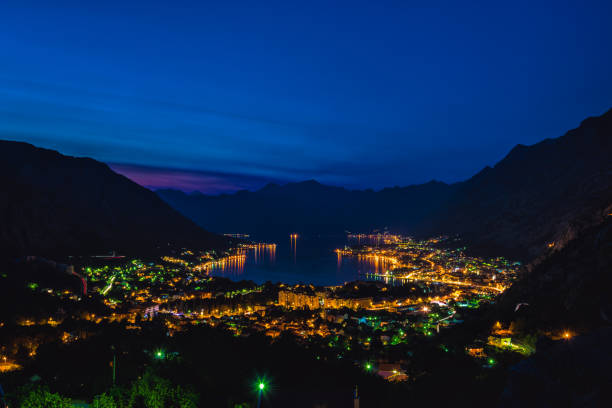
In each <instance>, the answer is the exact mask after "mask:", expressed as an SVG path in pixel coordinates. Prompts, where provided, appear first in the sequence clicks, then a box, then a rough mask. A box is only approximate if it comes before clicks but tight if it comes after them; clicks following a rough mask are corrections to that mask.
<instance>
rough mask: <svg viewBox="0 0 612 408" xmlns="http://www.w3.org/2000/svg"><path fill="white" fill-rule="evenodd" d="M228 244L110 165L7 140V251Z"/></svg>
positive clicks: (1, 229) (3, 227)
mask: <svg viewBox="0 0 612 408" xmlns="http://www.w3.org/2000/svg"><path fill="white" fill-rule="evenodd" d="M224 244H225V240H224V239H223V238H221V237H219V236H217V235H214V234H211V233H209V232H206V231H205V230H203V229H202V228H200V227H198V226H197V225H195V224H194V223H193V222H192V221H190V220H189V219H187V218H185V217H184V216H182V215H181V214H179V213H178V212H177V211H176V210H174V209H172V208H171V207H170V206H168V205H167V204H166V203H165V202H163V201H162V200H161V199H159V197H157V195H155V194H154V193H153V192H151V191H149V190H147V189H145V188H143V187H141V186H139V185H137V184H135V183H134V182H132V181H130V180H128V179H127V178H125V177H123V176H121V175H118V174H116V173H114V172H113V171H112V170H111V169H110V168H109V167H108V166H107V165H106V164H103V163H100V162H97V161H95V160H93V159H88V158H75V157H68V156H64V155H61V154H60V153H58V152H55V151H52V150H46V149H40V148H37V147H34V146H32V145H30V144H27V143H19V142H10V141H0V247H1V249H0V253H1V254H5V255H8V254H10V255H23V254H39V255H40V254H43V255H51V256H57V255H65V254H92V253H106V252H108V251H112V250H116V251H120V252H123V251H139V252H155V251H156V250H157V249H159V248H164V247H166V248H167V246H168V245H172V246H191V247H200V248H212V247H220V246H223V245H224Z"/></svg>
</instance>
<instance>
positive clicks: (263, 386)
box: [259, 382, 266, 391]
mask: <svg viewBox="0 0 612 408" xmlns="http://www.w3.org/2000/svg"><path fill="white" fill-rule="evenodd" d="M264 388H266V384H264V383H262V382H260V383H259V390H260V391H263V389H264Z"/></svg>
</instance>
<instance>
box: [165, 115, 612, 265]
mask: <svg viewBox="0 0 612 408" xmlns="http://www.w3.org/2000/svg"><path fill="white" fill-rule="evenodd" d="M611 157H612V110H611V111H608V112H607V113H605V114H604V115H602V116H600V117H594V118H589V119H586V120H584V121H583V122H582V123H581V125H580V127H578V128H577V129H574V130H571V131H569V132H568V133H567V134H565V135H564V136H562V137H559V138H556V139H547V140H544V141H542V142H540V143H537V144H535V145H533V146H522V145H519V146H516V147H515V148H514V149H512V151H511V152H510V153H509V154H508V155H507V156H506V157H505V158H504V159H503V160H501V161H500V162H499V163H497V164H496V165H495V166H493V167H487V168H485V169H484V170H482V171H481V172H479V173H478V174H476V175H475V176H474V177H472V178H470V179H469V180H467V181H464V182H461V183H456V184H452V185H448V184H445V183H441V182H429V183H426V184H422V185H415V186H409V187H403V188H399V187H395V188H387V189H383V190H380V191H377V192H375V191H372V190H365V191H349V190H346V189H343V188H339V187H330V186H325V185H321V184H319V183H317V182H316V181H306V182H302V183H290V184H287V185H284V186H279V185H274V184H270V185H268V186H266V187H264V188H263V189H261V190H259V191H255V192H249V191H240V192H237V193H235V194H225V195H220V196H207V195H203V194H191V195H188V194H185V193H182V192H179V191H173V190H163V191H158V194H159V195H160V196H161V197H162V198H163V199H164V200H165V201H166V202H168V203H169V204H170V205H172V206H173V207H174V208H176V209H177V210H179V211H180V212H182V213H183V214H185V215H186V216H188V217H190V218H191V219H193V220H194V221H195V222H197V223H198V224H199V225H202V226H205V227H206V228H209V229H211V230H213V231H217V232H247V233H256V234H262V233H283V234H286V233H291V232H300V233H319V234H324V233H343V232H344V231H345V230H351V231H360V232H367V231H371V230H373V229H381V228H384V227H388V228H389V229H390V230H393V231H400V232H407V233H411V234H415V235H423V236H425V235H433V234H440V233H444V234H454V233H458V234H460V235H461V236H462V237H463V238H464V239H465V241H466V243H467V244H468V245H470V246H471V247H472V248H475V249H476V250H477V251H478V252H480V253H486V254H505V255H507V256H509V257H512V258H515V259H521V260H533V259H535V258H537V257H538V256H540V255H541V254H543V253H546V252H550V251H556V250H558V249H560V248H562V247H563V246H564V245H565V244H566V243H567V242H569V241H570V240H571V239H572V238H573V237H575V236H576V235H577V234H578V233H579V232H580V231H582V230H583V229H585V228H588V227H589V226H591V225H596V224H598V223H600V222H601V221H602V220H603V217H604V216H605V215H606V214H607V213H608V212H609V208H610V205H611V204H612V159H611ZM553 243H554V245H553ZM549 245H550V246H549Z"/></svg>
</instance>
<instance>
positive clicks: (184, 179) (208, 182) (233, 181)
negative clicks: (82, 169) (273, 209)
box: [109, 164, 262, 194]
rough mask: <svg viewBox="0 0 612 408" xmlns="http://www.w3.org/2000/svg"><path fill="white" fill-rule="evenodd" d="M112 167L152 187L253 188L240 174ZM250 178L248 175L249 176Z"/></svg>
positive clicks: (212, 191) (187, 189) (220, 190)
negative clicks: (241, 178)
mask: <svg viewBox="0 0 612 408" xmlns="http://www.w3.org/2000/svg"><path fill="white" fill-rule="evenodd" d="M109 166H110V168H111V169H112V170H113V171H115V172H117V173H119V174H122V175H124V176H125V177H127V178H129V179H130V180H132V181H134V182H135V183H138V184H140V185H141V186H143V187H147V188H150V189H163V188H172V189H177V190H182V191H185V192H194V191H199V192H202V193H205V194H220V193H229V192H234V191H238V190H244V189H249V188H253V187H254V184H262V183H261V182H259V183H253V182H250V183H249V180H246V179H245V180H240V176H235V175H224V174H216V173H205V172H198V171H189V170H178V169H164V168H157V167H146V166H138V165H131V164H109ZM247 178H248V177H247Z"/></svg>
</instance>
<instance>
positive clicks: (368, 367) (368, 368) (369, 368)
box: [366, 363, 372, 371]
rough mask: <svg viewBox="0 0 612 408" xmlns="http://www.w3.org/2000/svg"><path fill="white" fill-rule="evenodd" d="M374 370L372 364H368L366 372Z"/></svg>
mask: <svg viewBox="0 0 612 408" xmlns="http://www.w3.org/2000/svg"><path fill="white" fill-rule="evenodd" d="M371 369H372V364H370V363H367V364H366V370H368V371H370V370H371Z"/></svg>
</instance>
